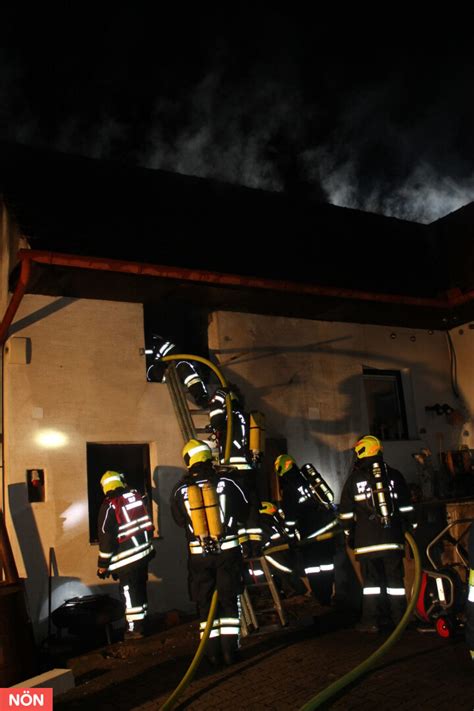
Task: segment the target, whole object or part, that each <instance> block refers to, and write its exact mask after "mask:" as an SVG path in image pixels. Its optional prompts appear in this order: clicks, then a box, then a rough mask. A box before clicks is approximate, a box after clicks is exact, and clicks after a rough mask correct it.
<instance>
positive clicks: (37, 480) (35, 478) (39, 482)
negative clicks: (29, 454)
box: [26, 469, 45, 503]
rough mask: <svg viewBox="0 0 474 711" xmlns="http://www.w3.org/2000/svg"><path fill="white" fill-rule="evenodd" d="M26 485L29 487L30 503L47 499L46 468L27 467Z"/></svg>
mask: <svg viewBox="0 0 474 711" xmlns="http://www.w3.org/2000/svg"><path fill="white" fill-rule="evenodd" d="M26 485H27V488H28V501H29V502H30V503H38V502H43V501H45V473H44V469H27V470H26Z"/></svg>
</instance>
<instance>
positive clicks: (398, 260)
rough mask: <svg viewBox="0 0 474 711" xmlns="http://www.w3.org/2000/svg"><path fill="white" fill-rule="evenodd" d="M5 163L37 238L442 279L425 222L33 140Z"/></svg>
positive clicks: (170, 256) (341, 279) (240, 270)
mask: <svg viewBox="0 0 474 711" xmlns="http://www.w3.org/2000/svg"><path fill="white" fill-rule="evenodd" d="M0 165H1V168H0V189H1V191H2V192H3V193H4V196H5V200H6V202H7V204H8V205H9V207H10V209H11V210H12V212H13V213H14V215H15V217H16V219H17V220H18V222H19V224H20V225H21V227H22V229H23V231H24V232H25V234H27V235H28V236H29V237H30V240H31V245H32V247H33V248H34V249H48V250H54V251H61V252H68V253H72V254H90V255H94V256H101V257H110V258H115V259H129V260H134V261H139V262H150V263H154V264H169V265H175V266H183V267H190V268H201V269H210V270H214V271H220V272H227V273H234V274H243V275H252V276H261V277H269V278H277V279H290V280H293V281H303V282H310V283H317V284H323V285H333V286H344V287H348V288H362V289H367V288H371V289H373V290H375V291H385V292H389V293H404V294H413V295H425V296H426V295H435V294H436V293H437V291H438V290H439V287H440V282H439V279H438V278H437V277H438V275H437V271H438V264H437V260H436V257H437V255H436V247H435V245H434V244H432V243H431V240H430V233H429V230H428V228H427V227H426V225H421V224H416V223H411V222H406V221H403V220H398V219H395V218H390V217H384V216H382V215H375V214H371V213H364V212H361V211H358V210H351V209H347V208H342V207H336V206H334V205H329V204H325V203H317V202H314V201H311V200H308V199H304V198H301V199H298V197H296V196H292V197H288V196H286V195H285V194H282V193H271V192H266V191H263V190H254V189H250V188H245V187H241V186H235V185H229V184H224V183H219V182H216V181H213V180H207V179H202V178H196V177H192V176H185V175H179V174H176V173H170V172H166V171H162V170H148V169H143V168H130V167H126V166H123V165H121V164H117V163H111V162H106V161H97V160H92V159H87V158H83V157H77V156H66V155H62V154H58V153H49V152H45V151H42V150H38V149H30V148H26V147H18V146H13V147H11V146H3V150H1V151H0ZM427 259H428V263H429V265H430V268H429V269H423V270H421V271H420V269H419V264H420V261H423V263H426V260H427Z"/></svg>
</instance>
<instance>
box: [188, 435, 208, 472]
mask: <svg viewBox="0 0 474 711" xmlns="http://www.w3.org/2000/svg"><path fill="white" fill-rule="evenodd" d="M182 455H183V459H184V463H185V464H186V466H187V468H188V469H191V467H192V466H193V465H194V464H198V463H199V462H207V461H209V460H210V459H212V452H211V448H210V447H209V445H208V444H207V442H204V441H203V440H202V439H190V440H189V442H186V444H185V445H184V447H183V452H182Z"/></svg>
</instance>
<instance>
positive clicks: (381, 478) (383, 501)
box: [370, 462, 393, 528]
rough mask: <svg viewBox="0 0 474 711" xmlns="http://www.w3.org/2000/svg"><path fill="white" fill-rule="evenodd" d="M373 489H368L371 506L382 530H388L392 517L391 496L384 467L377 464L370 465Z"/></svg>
mask: <svg viewBox="0 0 474 711" xmlns="http://www.w3.org/2000/svg"><path fill="white" fill-rule="evenodd" d="M372 475H373V483H374V486H373V488H371V489H370V497H371V499H372V506H373V508H374V510H375V513H376V514H377V516H378V518H379V519H380V521H381V523H382V524H383V527H384V528H389V527H390V524H391V517H392V515H393V496H392V490H391V487H390V482H389V481H388V480H387V475H386V470H385V466H384V465H382V466H381V465H380V464H379V463H378V462H374V463H373V464H372Z"/></svg>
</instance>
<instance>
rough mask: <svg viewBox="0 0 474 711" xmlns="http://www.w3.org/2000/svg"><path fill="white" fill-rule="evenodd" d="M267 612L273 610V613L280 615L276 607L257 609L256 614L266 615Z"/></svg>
mask: <svg viewBox="0 0 474 711" xmlns="http://www.w3.org/2000/svg"><path fill="white" fill-rule="evenodd" d="M267 612H271V613H272V614H273V615H278V612H277V610H276V609H275V608H274V607H266V608H265V610H255V614H256V615H264V614H266V613H267Z"/></svg>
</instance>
